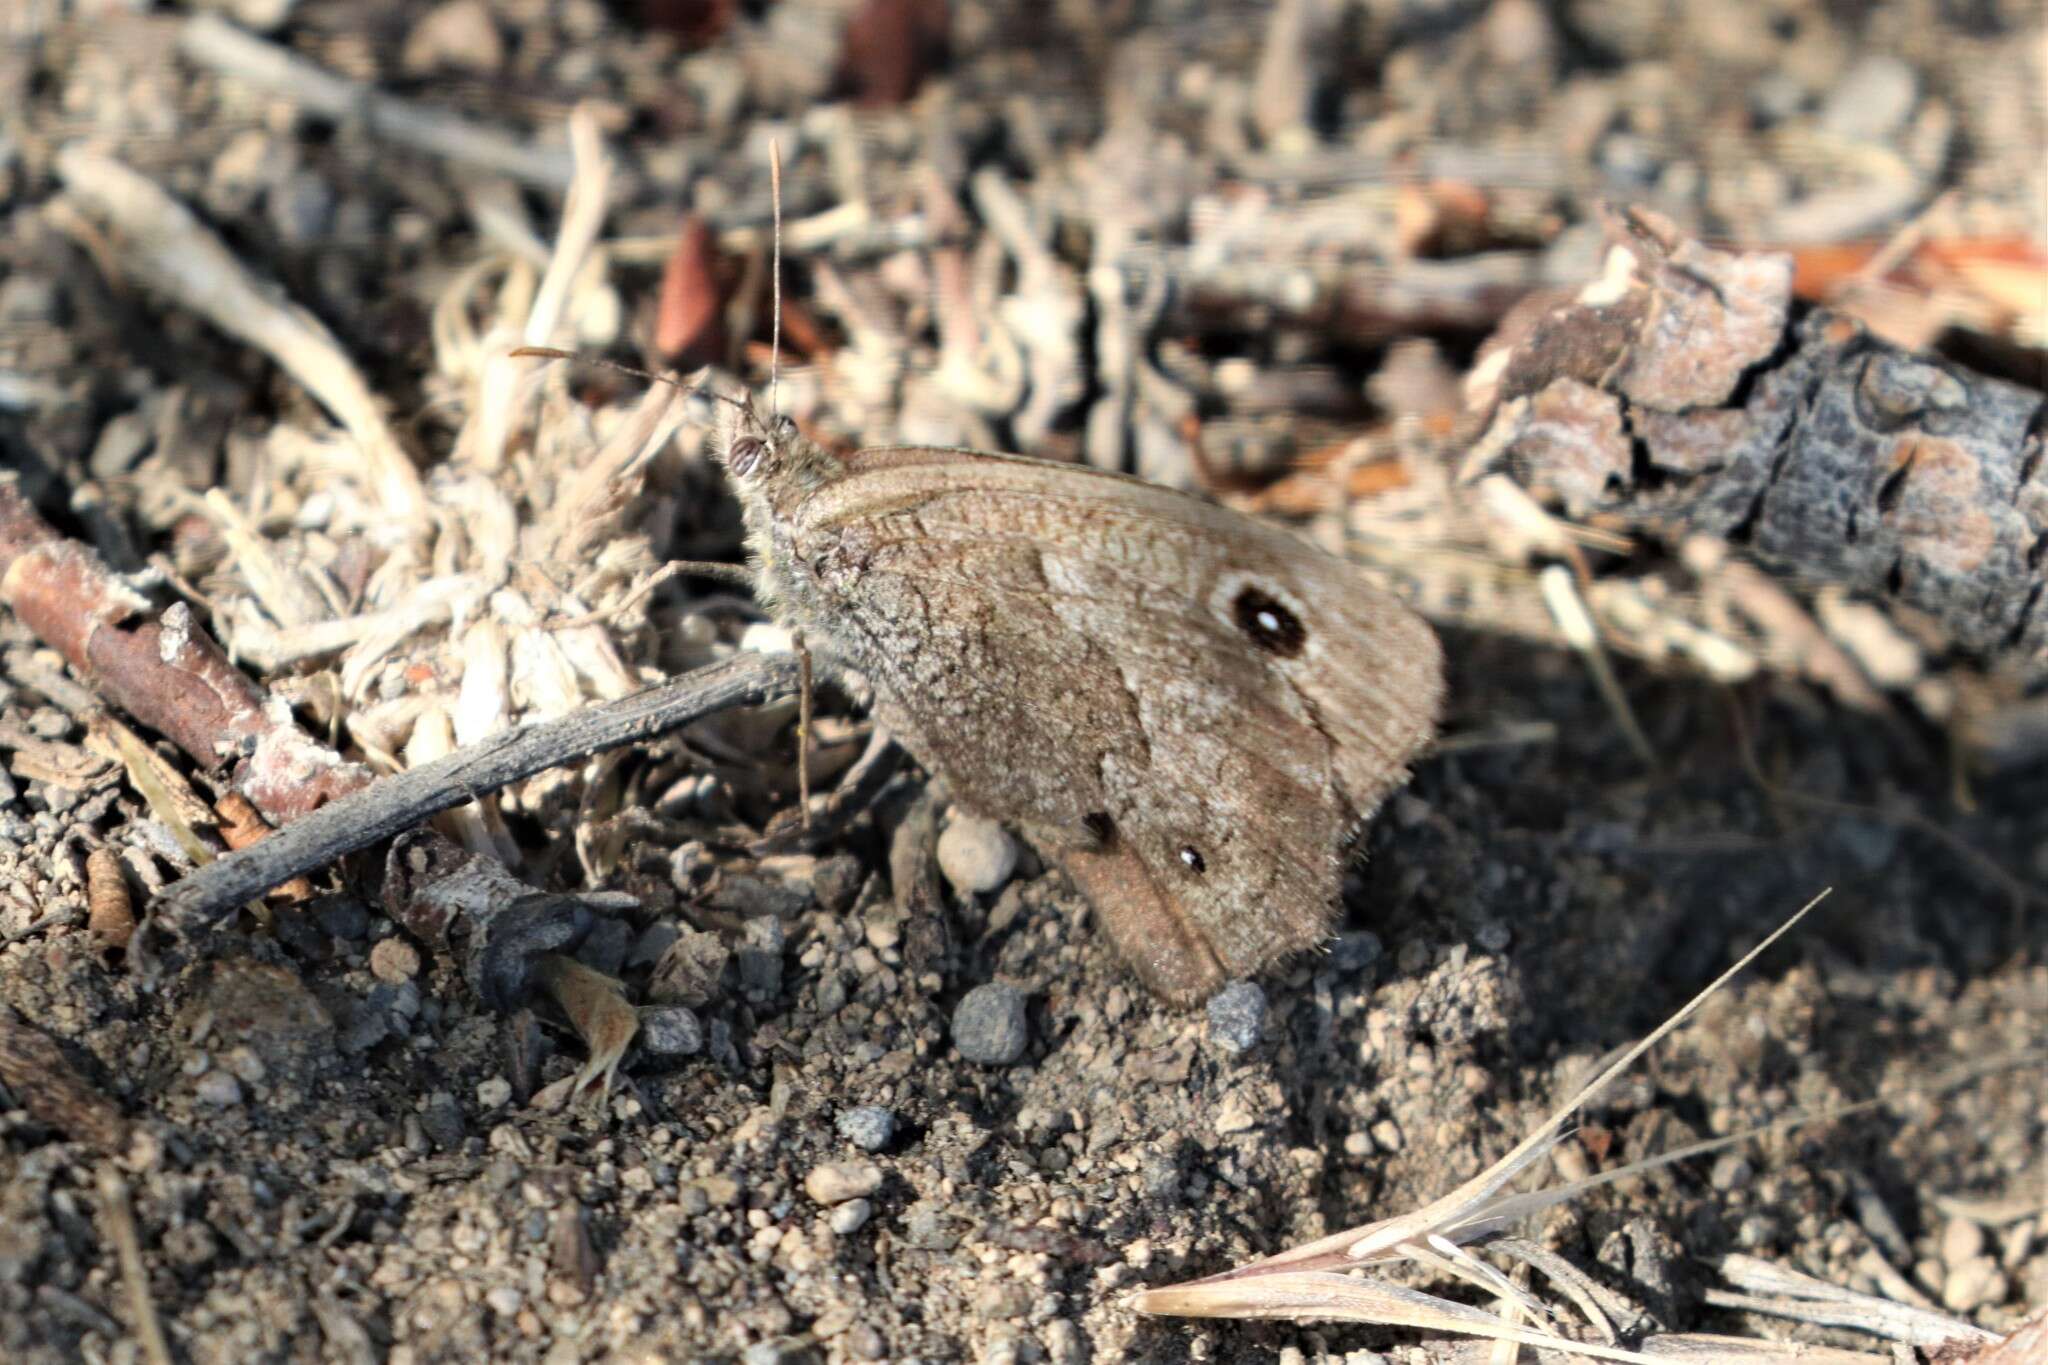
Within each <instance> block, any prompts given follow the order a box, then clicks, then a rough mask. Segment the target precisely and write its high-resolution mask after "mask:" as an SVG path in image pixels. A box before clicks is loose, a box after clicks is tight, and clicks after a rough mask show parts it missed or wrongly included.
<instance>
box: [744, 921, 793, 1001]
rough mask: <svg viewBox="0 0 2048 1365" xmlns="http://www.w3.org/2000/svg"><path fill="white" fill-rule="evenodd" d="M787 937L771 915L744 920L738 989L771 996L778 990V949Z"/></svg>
mask: <svg viewBox="0 0 2048 1365" xmlns="http://www.w3.org/2000/svg"><path fill="white" fill-rule="evenodd" d="M786 941H787V935H786V934H785V932H784V930H783V928H782V921H781V920H779V919H777V918H775V917H774V916H773V915H757V916H756V917H754V918H753V919H750V920H748V921H747V924H746V930H745V933H744V935H743V937H742V939H741V941H740V951H739V955H738V956H739V968H740V989H741V990H743V991H745V992H746V993H747V994H749V995H757V996H772V995H775V994H777V993H778V992H780V991H781V990H782V947H783V944H784V943H785V942H786Z"/></svg>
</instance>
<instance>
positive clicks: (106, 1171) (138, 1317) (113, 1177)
mask: <svg viewBox="0 0 2048 1365" xmlns="http://www.w3.org/2000/svg"><path fill="white" fill-rule="evenodd" d="M98 1183H99V1187H100V1216H101V1217H102V1218H103V1219H104V1220H105V1221H106V1228H107V1240H108V1241H110V1242H112V1243H113V1244H114V1256H115V1258H116V1259H117V1260H118V1261H120V1263H121V1281H122V1284H123V1285H124V1286H125V1287H126V1288H127V1290H128V1312H129V1314H130V1316H132V1317H133V1318H134V1319H135V1323H134V1327H135V1337H136V1341H137V1343H138V1344H139V1345H140V1346H141V1347H142V1355H143V1359H145V1360H147V1361H149V1362H150V1365H172V1357H171V1344H170V1343H169V1342H168V1341H166V1340H165V1339H164V1327H163V1324H162V1323H161V1322H159V1321H157V1316H156V1303H155V1301H153V1300H152V1299H151V1298H150V1296H149V1267H148V1266H146V1265H144V1264H143V1263H142V1239H141V1238H140V1237H139V1236H137V1235H136V1232H135V1211H134V1210H133V1209H131V1208H130V1207H129V1206H128V1182H127V1181H125V1180H123V1179H122V1178H121V1173H120V1172H119V1171H117V1170H115V1169H114V1166H113V1163H112V1162H103V1163H102V1164H101V1165H100V1169H99V1182H98Z"/></svg>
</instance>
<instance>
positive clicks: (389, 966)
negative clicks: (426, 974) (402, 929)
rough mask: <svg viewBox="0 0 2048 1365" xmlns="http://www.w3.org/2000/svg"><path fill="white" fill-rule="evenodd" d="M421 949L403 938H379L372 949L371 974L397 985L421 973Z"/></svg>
mask: <svg viewBox="0 0 2048 1365" xmlns="http://www.w3.org/2000/svg"><path fill="white" fill-rule="evenodd" d="M419 970H420V950H419V949H417V948H415V947H413V946H412V945H411V944H410V943H407V942H406V941H405V940H404V939H402V938H387V939H379V940H378V941H377V944H376V946H375V947H373V948H371V949H370V975H371V976H374V977H376V978H377V979H378V980H379V981H383V982H386V983H388V984H390V985H393V986H396V985H399V984H401V983H403V982H406V981H410V980H412V979H413V977H415V976H417V975H418V974H419Z"/></svg>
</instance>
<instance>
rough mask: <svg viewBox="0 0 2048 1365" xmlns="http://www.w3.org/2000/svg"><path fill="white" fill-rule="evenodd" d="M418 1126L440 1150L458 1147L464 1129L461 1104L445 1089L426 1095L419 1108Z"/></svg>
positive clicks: (460, 1143) (450, 1149)
mask: <svg viewBox="0 0 2048 1365" xmlns="http://www.w3.org/2000/svg"><path fill="white" fill-rule="evenodd" d="M420 1127H422V1128H424V1129H425V1130H426V1133H427V1136H428V1138H430V1139H432V1141H433V1144H434V1145H435V1146H436V1147H439V1148H440V1149H441V1150H442V1151H444V1152H446V1151H452V1150H454V1149H455V1148H457V1147H460V1146H461V1145H462V1139H463V1137H464V1131H465V1130H464V1128H463V1124H462V1105H461V1104H460V1103H458V1102H457V1100H456V1098H455V1096H453V1095H451V1094H449V1093H448V1092H447V1091H446V1090H436V1091H435V1092H434V1093H433V1094H431V1095H429V1096H427V1102H426V1103H425V1104H424V1105H423V1106H421V1108H420Z"/></svg>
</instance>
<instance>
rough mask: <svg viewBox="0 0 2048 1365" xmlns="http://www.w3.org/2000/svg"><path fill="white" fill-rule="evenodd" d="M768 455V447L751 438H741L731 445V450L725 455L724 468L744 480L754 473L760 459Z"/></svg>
mask: <svg viewBox="0 0 2048 1365" xmlns="http://www.w3.org/2000/svg"><path fill="white" fill-rule="evenodd" d="M767 453H768V447H767V446H765V445H763V444H761V442H760V440H759V439H758V438H756V437H753V436H742V437H740V438H739V439H738V440H737V441H734V442H733V443H732V449H731V450H728V451H727V452H726V453H725V467H726V468H727V469H730V470H731V471H732V472H733V474H734V475H735V476H736V477H738V478H742V479H744V478H745V477H747V475H749V474H751V473H753V472H754V469H755V467H756V466H757V465H759V464H760V463H761V457H762V456H763V455H766V454H767Z"/></svg>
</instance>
